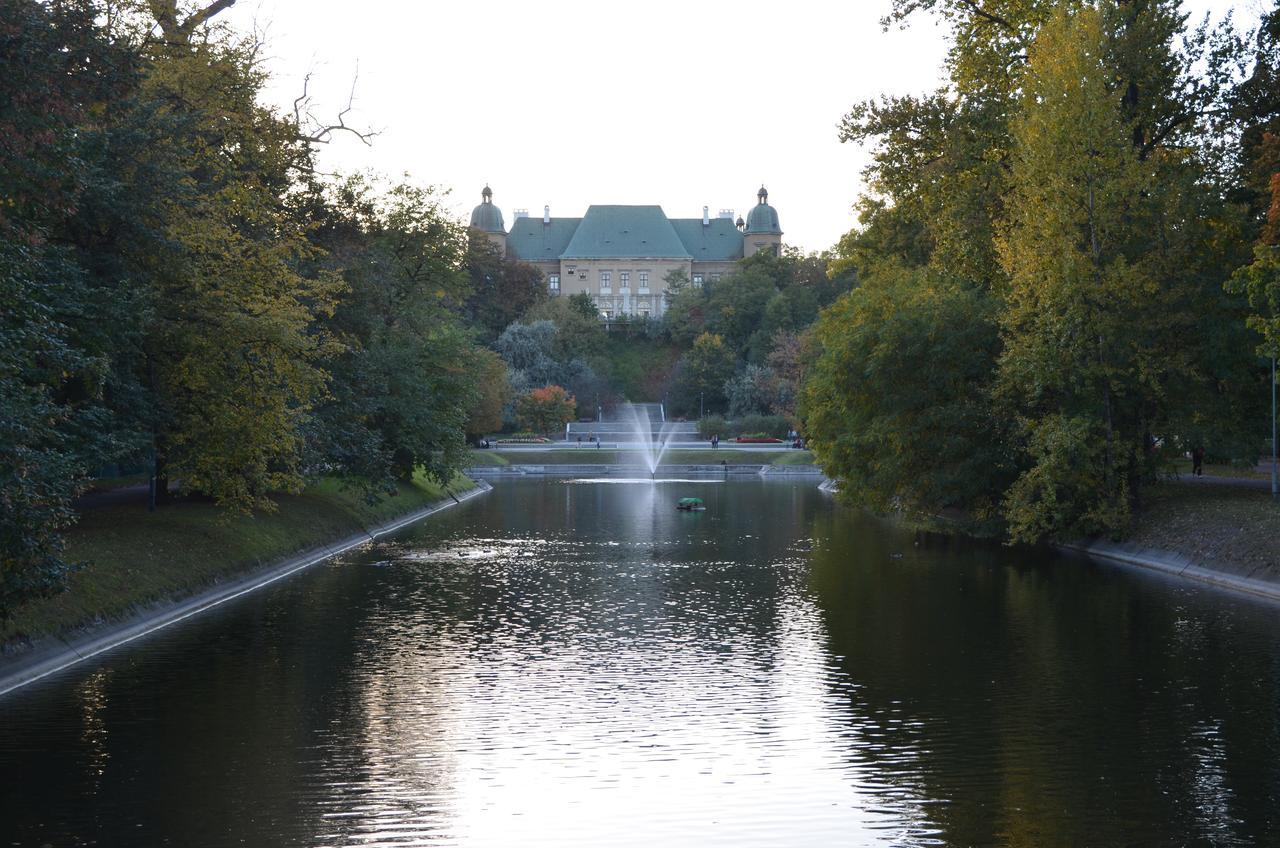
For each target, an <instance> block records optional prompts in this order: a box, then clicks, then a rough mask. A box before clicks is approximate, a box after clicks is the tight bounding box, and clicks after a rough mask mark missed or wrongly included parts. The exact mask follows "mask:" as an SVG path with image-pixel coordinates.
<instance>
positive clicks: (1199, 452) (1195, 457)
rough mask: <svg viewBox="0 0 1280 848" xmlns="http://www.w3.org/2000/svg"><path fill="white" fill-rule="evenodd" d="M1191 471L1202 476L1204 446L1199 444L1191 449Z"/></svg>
mask: <svg viewBox="0 0 1280 848" xmlns="http://www.w3.org/2000/svg"><path fill="white" fill-rule="evenodd" d="M1191 473H1192V474H1194V475H1196V476H1197V477H1203V476H1204V448H1203V447H1201V446H1200V445H1196V446H1195V449H1194V450H1192V451H1191Z"/></svg>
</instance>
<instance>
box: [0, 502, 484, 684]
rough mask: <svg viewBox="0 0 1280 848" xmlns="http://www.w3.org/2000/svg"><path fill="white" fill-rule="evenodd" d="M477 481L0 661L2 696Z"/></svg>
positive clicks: (383, 531) (250, 588)
mask: <svg viewBox="0 0 1280 848" xmlns="http://www.w3.org/2000/svg"><path fill="white" fill-rule="evenodd" d="M475 483H476V485H475V487H474V488H471V489H468V490H467V491H465V492H462V493H461V494H459V495H458V496H457V497H451V498H449V499H447V500H440V501H436V502H435V503H433V504H431V505H429V506H425V507H423V508H422V509H419V510H415V511H414V512H411V513H408V514H406V515H402V516H400V517H399V518H395V519H392V520H391V521H388V522H386V523H384V524H380V525H379V526H377V527H374V528H372V529H369V530H365V531H362V532H360V533H355V534H352V535H351V536H348V537H347V538H345V539H341V540H339V541H336V542H331V543H329V544H326V545H319V546H317V547H314V548H311V549H310V550H307V551H304V552H302V553H299V554H295V555H293V556H291V557H289V558H288V559H286V560H283V561H279V562H276V563H274V564H272V565H268V566H265V567H264V568H261V569H257V570H255V571H253V572H250V573H248V574H245V575H243V576H242V577H237V578H235V579H233V580H229V581H226V582H224V583H219V584H217V585H215V586H212V587H210V588H209V589H206V590H205V591H203V592H200V593H199V594H197V595H193V596H191V597H189V598H184V599H183V600H181V601H176V602H172V603H167V604H162V605H157V606H152V607H149V608H147V609H145V610H142V611H141V612H139V613H138V614H137V615H135V616H133V617H131V618H128V619H125V620H122V621H114V622H111V623H109V624H105V625H103V626H102V627H100V628H94V629H92V630H90V631H88V632H86V633H83V634H81V635H79V636H76V637H73V638H71V639H53V638H50V639H48V640H47V641H46V643H45V644H42V645H39V646H37V647H35V648H33V649H32V650H31V651H29V652H27V653H24V654H23V655H22V656H20V657H18V658H16V659H14V660H12V661H11V662H0V697H3V696H5V695H7V694H8V693H10V692H13V691H14V690H16V689H20V688H22V687H23V686H26V685H27V684H29V683H34V682H36V681H37V680H41V679H43V678H45V677H48V676H50V675H53V674H57V673H58V672H60V671H62V670H63V669H66V668H70V667H71V666H73V665H75V664H76V663H79V662H83V661H84V660H87V659H90V658H92V657H96V656H98V655H99V654H102V653H105V652H106V651H109V650H111V649H113V648H117V647H119V646H121V645H124V644H126V643H128V642H132V641H134V640H135V639H141V638H142V637H144V636H148V635H150V634H151V633H155V632H156V631H157V630H161V629H163V628H165V627H168V626H169V625H171V624H175V623H177V622H179V621H184V620H185V619H188V618H191V617H192V616H196V615H199V614H200V613H202V612H204V611H205V610H208V609H212V608H213V607H216V606H218V605H220V604H223V603H226V602H227V601H230V600H234V599H235V598H239V597H241V596H242V595H247V594H249V593H250V592H255V591H257V590H259V589H261V588H263V587H265V586H269V585H271V584H272V583H275V582H276V581H278V580H282V579H284V578H286V577H288V576H290V575H292V574H296V573H297V572H299V571H302V570H304V569H307V568H310V567H311V566H313V565H317V564H318V563H321V562H324V561H325V560H327V559H330V558H332V557H335V556H338V555H339V554H343V553H346V552H347V551H349V550H351V549H352V548H357V547H359V546H360V545H364V544H368V543H369V542H372V541H375V540H376V539H378V538H379V537H381V536H385V535H387V534H388V533H394V532H396V531H397V530H401V529H403V528H405V527H408V526H409V525H411V524H415V523H417V522H419V521H421V520H422V519H424V518H426V517H427V516H430V515H434V514H435V513H437V512H440V511H441V510H445V509H448V508H449V507H452V506H456V505H458V504H461V503H464V502H465V501H468V500H470V499H472V498H475V497H479V496H480V495H483V494H486V493H488V492H490V491H492V490H493V486H492V485H490V484H489V483H487V482H485V481H484V480H476V481H475Z"/></svg>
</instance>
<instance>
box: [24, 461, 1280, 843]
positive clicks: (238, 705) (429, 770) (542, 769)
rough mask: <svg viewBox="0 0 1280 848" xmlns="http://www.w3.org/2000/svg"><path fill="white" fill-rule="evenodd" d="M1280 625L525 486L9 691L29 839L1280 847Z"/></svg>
mask: <svg viewBox="0 0 1280 848" xmlns="http://www.w3.org/2000/svg"><path fill="white" fill-rule="evenodd" d="M682 495H696V496H698V497H702V498H703V499H704V500H705V501H706V503H707V507H708V509H707V511H706V512H703V513H692V514H690V513H679V512H676V511H675V510H674V509H673V508H672V506H673V504H674V502H675V500H676V498H678V497H680V496H682ZM1277 612H1278V611H1277V608H1276V607H1275V606H1271V605H1265V604H1261V603H1255V602H1251V601H1247V600H1239V599H1233V598H1230V597H1226V596H1222V595H1216V594H1212V593H1207V592H1205V591H1203V590H1199V589H1194V588H1188V587H1186V586H1181V585H1178V584H1175V583H1170V582H1166V581H1162V580H1159V579H1153V578H1147V577H1143V576H1133V575H1131V574H1129V573H1126V572H1119V571H1113V570H1111V569H1108V568H1104V567H1098V566H1092V565H1088V564H1086V563H1081V562H1079V561H1074V560H1054V559H1052V558H1051V557H1049V556H1047V555H1044V554H1024V553H1011V552H1008V551H1002V550H1000V549H990V548H984V547H981V546H975V545H971V544H965V543H961V542H956V541H948V540H938V539H929V538H917V537H915V536H913V535H911V534H906V533H902V532H899V531H896V530H893V529H890V528H886V527H885V526H883V525H881V524H879V523H878V522H875V521H873V520H869V519H865V518H860V517H859V516H857V515H856V514H852V513H849V512H847V511H844V510H843V509H841V508H840V507H838V506H835V505H834V504H832V503H831V502H830V501H829V500H828V499H826V498H825V496H823V495H820V494H819V493H817V492H816V491H815V490H814V489H813V487H812V484H811V483H796V484H792V483H789V482H780V483H766V482H763V481H760V482H755V481H752V482H727V483H726V482H710V481H709V482H701V483H687V482H685V483H670V484H665V483H664V484H658V485H656V486H651V485H649V484H647V483H645V484H637V485H620V484H610V485H603V484H594V483H573V482H568V481H514V482H505V481H504V482H502V483H500V484H499V485H498V486H497V488H496V489H495V491H494V492H493V493H491V494H489V495H487V496H485V497H483V498H479V499H476V500H474V501H471V502H468V503H467V504H466V505H465V506H463V507H460V508H457V509H455V510H451V511H449V512H447V513H443V514H441V515H439V516H437V517H435V518H433V519H431V520H430V521H428V522H426V523H424V524H421V525H419V526H418V527H416V528H414V529H413V530H412V531H410V532H409V533H407V534H405V535H402V536H400V537H399V538H398V539H397V540H395V541H394V542H391V543H388V544H384V545H379V546H377V547H375V548H371V549H370V550H368V551H365V552H363V553H360V554H358V555H352V556H349V557H347V558H345V559H343V560H342V561H340V562H338V563H335V564H333V565H328V566H323V567H319V568H317V569H316V570H313V571H311V572H308V573H306V574H304V575H301V576H299V577H298V578H297V579H293V580H291V581H288V582H287V583H285V584H284V585H279V586H276V587H275V588H273V589H270V590H268V591H266V592H264V593H262V594H259V595H255V596H253V597H250V598H246V599H244V601H243V602H241V603H238V604H236V605H234V606H232V607H230V608H228V609H223V610H221V611H219V612H215V613H213V614H211V615H209V616H207V617H203V618H200V619H197V620H194V621H190V622H188V623H186V624H185V625H183V626H180V627H178V628H171V629H169V630H167V631H163V632H161V633H160V634H156V636H154V637H152V638H150V639H149V640H147V641H146V642H145V643H143V644H140V645H137V646H134V647H132V648H130V649H127V650H122V651H117V652H114V653H112V654H111V655H109V656H108V657H107V658H105V659H104V660H103V661H102V662H98V663H93V664H85V665H83V666H81V667H78V668H76V669H73V670H70V671H68V672H66V673H63V674H62V675H61V676H60V677H59V678H58V679H56V680H53V681H51V682H48V683H46V684H44V685H40V686H37V687H34V688H29V689H26V690H22V691H20V692H18V693H15V694H14V695H11V696H9V697H7V698H5V699H4V700H3V701H0V774H3V775H4V778H3V781H4V782H3V784H0V786H2V787H3V788H2V790H0V845H11V844H13V845H23V846H26V845H44V844H49V845H56V846H64V845H77V844H97V845H104V846H115V845H123V846H152V845H178V846H229V845H253V846H256V845H261V846H277V845H278V846H357V845H359V846H370V845H384V846H399V845H467V846H476V845H486V846H487V845H504V846H505V845H564V846H568V845H610V846H614V845H617V846H630V845H636V846H639V845H644V846H656V845H662V846H666V845H770V846H772V845H894V846H917V845H939V844H946V845H1036V846H1039V845H1072V846H1075V845H1105V846H1110V845H1142V846H1145V845H1265V844H1277V841H1280V615H1278V614H1277Z"/></svg>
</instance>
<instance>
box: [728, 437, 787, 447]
mask: <svg viewBox="0 0 1280 848" xmlns="http://www.w3.org/2000/svg"><path fill="white" fill-rule="evenodd" d="M734 441H735V442H738V443H739V444H744V445H761V444H763V445H780V444H782V439H775V438H773V437H772V436H739V437H738V438H736V439H734Z"/></svg>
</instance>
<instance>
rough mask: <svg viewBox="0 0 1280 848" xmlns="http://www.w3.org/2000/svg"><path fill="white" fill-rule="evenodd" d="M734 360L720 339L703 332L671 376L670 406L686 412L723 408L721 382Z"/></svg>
mask: <svg viewBox="0 0 1280 848" xmlns="http://www.w3.org/2000/svg"><path fill="white" fill-rule="evenodd" d="M735 364H736V360H735V358H734V355H733V351H731V350H730V349H729V348H728V346H727V345H725V343H724V339H723V338H721V337H720V336H717V335H715V334H714V333H703V334H702V335H700V336H698V338H696V339H695V340H694V342H693V346H692V347H691V348H690V349H689V351H688V352H687V353H686V354H685V355H684V356H682V357H681V358H680V361H679V362H678V363H677V365H676V369H675V373H674V374H673V378H672V388H671V392H670V401H671V404H672V406H673V407H674V408H675V409H677V410H680V411H683V412H685V413H687V414H690V415H692V414H704V413H707V412H724V411H725V408H726V407H727V406H728V399H727V398H726V397H725V394H724V387H725V383H726V382H727V381H728V380H729V378H730V377H732V376H733V372H734V368H735Z"/></svg>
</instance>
